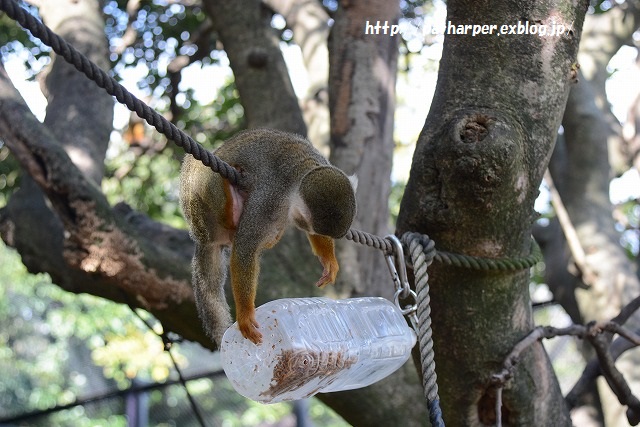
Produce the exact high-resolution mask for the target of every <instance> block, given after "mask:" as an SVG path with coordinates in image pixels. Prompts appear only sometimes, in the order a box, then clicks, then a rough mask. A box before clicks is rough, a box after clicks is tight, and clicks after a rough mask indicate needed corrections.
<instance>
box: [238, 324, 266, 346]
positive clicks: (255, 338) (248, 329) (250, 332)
mask: <svg viewBox="0 0 640 427" xmlns="http://www.w3.org/2000/svg"><path fill="white" fill-rule="evenodd" d="M259 326H260V325H258V322H257V321H256V319H255V318H254V317H248V318H246V319H244V320H243V319H238V328H240V333H241V334H242V336H243V337H245V338H246V339H248V340H250V341H251V342H253V343H254V344H256V345H258V344H260V343H262V334H261V333H260V331H258V327H259Z"/></svg>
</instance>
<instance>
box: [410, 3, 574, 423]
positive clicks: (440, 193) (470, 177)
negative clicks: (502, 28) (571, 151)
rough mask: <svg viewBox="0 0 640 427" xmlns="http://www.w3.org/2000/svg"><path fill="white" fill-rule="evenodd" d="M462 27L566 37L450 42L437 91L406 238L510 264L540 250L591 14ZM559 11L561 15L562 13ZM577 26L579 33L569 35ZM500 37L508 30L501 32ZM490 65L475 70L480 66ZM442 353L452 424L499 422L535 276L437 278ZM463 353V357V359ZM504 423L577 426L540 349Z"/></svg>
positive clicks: (441, 273)
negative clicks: (535, 245)
mask: <svg viewBox="0 0 640 427" xmlns="http://www.w3.org/2000/svg"><path fill="white" fill-rule="evenodd" d="M447 5H448V12H447V13H448V16H447V22H450V23H451V24H453V25H461V24H462V25H464V24H482V23H484V22H486V21H487V19H488V17H491V19H490V20H491V22H498V23H505V24H511V25H513V24H516V25H517V24H518V21H520V22H521V24H524V21H528V22H529V24H533V23H536V24H539V25H541V24H544V25H546V26H547V30H548V31H550V30H551V28H552V26H553V25H554V24H555V25H559V24H562V25H566V27H567V33H566V34H564V35H562V36H559V37H556V36H546V37H540V36H537V35H535V36H532V35H508V34H507V35H501V36H496V35H492V36H490V35H485V36H476V37H471V36H470V35H446V36H445V44H444V50H443V54H442V60H441V62H440V72H439V79H438V86H437V88H436V93H435V97H434V100H433V103H432V105H431V110H430V112H429V116H428V117H427V121H426V123H425V126H424V128H423V131H422V133H421V135H420V138H419V140H418V145H417V147H416V152H415V154H414V160H413V165H412V169H411V176H410V179H409V182H408V185H407V188H406V190H405V196H404V198H403V200H402V204H401V210H400V217H399V220H398V232H399V233H403V232H405V231H409V230H411V231H419V232H422V233H426V234H428V235H429V236H430V237H431V238H433V239H434V240H435V242H436V247H437V248H438V249H440V250H445V251H450V252H455V253H460V254H466V255H471V256H479V257H485V258H512V257H518V256H522V255H526V254H528V253H529V250H530V234H531V225H532V222H533V221H534V220H535V218H536V215H535V213H534V211H533V203H534V201H535V198H536V196H537V194H538V186H539V184H540V181H541V179H542V175H543V172H544V170H545V168H546V165H547V163H548V160H549V157H550V156H551V151H552V148H553V144H554V142H555V139H556V134H557V130H558V127H559V124H560V119H561V117H562V111H563V110H564V106H565V104H566V100H567V96H568V92H569V88H570V85H571V84H572V81H573V77H574V76H573V74H574V73H573V71H574V70H575V66H573V64H574V61H575V58H576V53H577V48H578V42H579V36H580V28H581V25H582V20H583V18H584V13H585V11H586V4H583V5H580V6H571V4H570V3H569V2H563V1H555V2H548V1H536V2H529V3H528V4H527V9H526V10H525V11H523V10H522V8H521V7H518V6H517V5H514V4H511V3H507V2H499V3H495V2H492V3H491V5H489V4H486V5H485V4H479V3H477V2H471V1H450V2H448V4H447ZM560 11H562V12H560ZM569 27H570V29H569ZM498 28H499V26H498ZM480 63H481V64H482V67H475V66H473V65H472V64H480ZM430 278H431V280H430V283H431V290H432V293H431V301H432V309H433V314H432V316H433V330H434V348H435V353H436V370H437V372H438V379H439V386H440V398H441V402H442V404H443V412H444V416H445V422H446V423H447V424H448V425H456V426H457V425H490V424H493V423H495V420H496V414H495V410H494V407H495V405H494V403H495V392H494V390H492V389H491V387H490V386H489V378H490V376H491V374H492V373H493V372H494V371H495V370H496V369H497V367H498V365H499V364H500V363H501V362H502V358H503V357H504V356H505V355H506V354H507V353H508V352H509V351H510V349H511V348H512V347H513V345H514V344H515V343H516V342H517V341H518V340H519V339H521V338H522V337H523V336H524V335H525V334H526V333H527V332H528V331H529V330H530V329H531V328H532V326H533V321H532V317H531V303H530V299H529V294H528V282H529V274H528V271H520V272H515V273H513V272H511V273H510V272H498V271H487V272H477V271H471V270H466V269H463V268H456V267H448V266H445V265H442V264H438V263H434V264H433V265H432V266H431V269H430ZM463 355H464V356H463ZM502 420H503V423H505V424H507V425H541V426H542V425H545V426H546V425H554V426H559V425H570V420H569V417H568V414H567V411H566V409H565V407H564V403H563V401H562V396H561V394H560V390H559V387H558V384H557V381H556V379H555V376H554V374H553V371H552V369H551V366H550V363H549V360H548V358H547V355H546V353H545V351H544V349H543V347H542V345H541V344H538V345H536V346H534V347H532V348H530V349H529V350H528V351H527V352H525V354H524V355H523V358H522V359H521V360H520V362H519V364H518V367H517V370H516V372H515V375H514V378H513V379H512V380H511V383H510V384H509V387H508V388H507V389H505V392H504V395H503V406H502Z"/></svg>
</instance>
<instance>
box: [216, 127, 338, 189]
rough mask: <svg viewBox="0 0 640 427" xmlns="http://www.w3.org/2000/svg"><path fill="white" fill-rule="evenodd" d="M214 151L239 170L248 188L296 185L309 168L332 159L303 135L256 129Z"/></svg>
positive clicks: (238, 136)
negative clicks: (327, 157) (325, 155)
mask: <svg viewBox="0 0 640 427" xmlns="http://www.w3.org/2000/svg"><path fill="white" fill-rule="evenodd" d="M215 154H216V155H217V156H219V157H220V158H221V159H222V160H224V161H226V162H227V163H229V164H230V165H232V166H233V167H235V168H237V169H239V170H240V171H241V172H242V173H243V175H244V179H245V180H246V189H247V190H248V191H252V190H259V189H266V188H268V187H271V188H273V187H274V186H276V187H278V188H279V189H280V190H284V189H285V188H287V187H289V186H292V185H295V184H297V183H299V182H300V179H301V177H302V176H303V175H305V174H306V173H307V172H308V171H310V170H312V169H315V168H317V167H319V166H326V165H328V164H329V162H328V161H327V160H326V159H325V158H324V157H323V156H322V154H320V152H318V151H317V150H316V149H315V148H314V147H313V146H312V145H311V143H310V142H309V141H307V140H306V139H304V138H303V137H301V136H298V135H294V134H291V133H286V132H281V131H278V130H274V129H253V130H248V131H244V132H241V133H239V134H237V135H235V136H234V137H232V138H231V139H229V140H227V141H226V142H225V143H224V144H223V145H222V146H221V147H220V148H218V150H216V152H215Z"/></svg>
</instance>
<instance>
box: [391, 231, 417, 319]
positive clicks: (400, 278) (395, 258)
mask: <svg viewBox="0 0 640 427" xmlns="http://www.w3.org/2000/svg"><path fill="white" fill-rule="evenodd" d="M385 239H388V240H389V241H390V242H391V245H392V246H393V253H392V254H391V255H387V256H385V259H386V261H387V267H389V272H390V273H391V278H392V280H393V283H394V285H395V288H396V291H395V293H394V295H393V302H394V303H395V305H396V306H397V307H398V308H399V309H400V311H401V312H402V314H403V315H404V316H406V317H408V318H409V320H410V321H411V324H412V326H413V328H414V329H416V330H417V326H418V317H417V315H416V311H417V309H418V306H417V295H416V293H415V292H414V291H413V290H412V289H411V287H410V286H409V280H408V278H407V265H406V263H405V259H404V250H403V249H402V243H401V242H400V239H398V238H397V237H396V236H395V235H393V234H389V235H388V236H385ZM400 298H402V299H407V298H412V299H413V304H411V305H407V306H405V307H404V308H402V307H401V306H400Z"/></svg>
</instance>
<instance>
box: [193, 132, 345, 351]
mask: <svg viewBox="0 0 640 427" xmlns="http://www.w3.org/2000/svg"><path fill="white" fill-rule="evenodd" d="M215 154H216V155H217V156H219V157H220V158H221V159H222V160H224V161H225V162H227V163H229V164H230V165H231V166H233V167H235V168H236V169H238V170H239V171H240V172H242V174H243V183H242V186H241V187H239V186H234V185H231V184H230V183H229V181H227V180H225V179H223V178H222V177H221V176H220V175H218V174H217V173H215V172H213V171H212V170H211V169H210V168H208V167H207V166H205V165H203V164H202V163H201V162H200V161H198V160H196V159H194V158H193V156H191V155H187V156H186V157H185V160H184V163H183V166H182V171H181V173H180V201H181V205H182V210H183V212H184V215H185V218H186V220H187V222H188V224H189V227H190V230H191V237H192V238H193V240H194V241H195V253H194V256H193V261H192V269H193V288H194V294H195V300H196V306H197V308H198V314H199V316H200V319H201V321H202V322H203V324H204V328H205V331H206V332H207V335H208V336H209V337H210V338H211V339H213V340H214V341H215V342H217V343H218V345H220V343H221V342H220V341H221V338H222V335H223V333H224V331H225V330H226V328H227V327H228V326H229V325H230V324H231V316H230V314H229V306H228V305H227V302H226V299H225V296H224V283H225V279H226V272H227V266H228V265H230V270H231V287H232V290H233V298H234V301H235V305H236V317H237V320H238V326H239V328H240V331H241V332H242V335H243V336H244V337H245V338H248V339H250V340H251V341H253V342H254V343H255V344H259V343H260V342H261V341H262V334H261V333H260V332H259V331H258V326H259V325H258V323H257V322H256V319H255V305H254V304H255V296H256V288H257V286H258V274H259V267H260V255H261V253H262V251H263V249H268V248H271V247H273V246H274V245H275V244H276V243H277V242H278V241H279V240H280V238H281V237H282V234H283V233H284V231H285V228H286V227H287V225H288V224H290V223H294V224H295V225H296V226H297V227H298V228H300V229H302V230H304V231H305V232H306V233H307V237H308V239H309V242H310V243H311V248H312V249H313V253H314V254H315V255H316V256H317V257H318V258H319V259H320V263H321V264H322V266H323V272H322V277H320V280H318V282H317V283H316V285H317V286H319V287H322V286H324V285H326V284H329V283H333V282H334V281H335V279H336V275H337V273H338V261H337V260H336V257H335V253H334V242H333V239H336V238H340V237H343V236H344V235H345V234H346V233H347V231H349V228H350V227H351V222H352V221H353V218H354V216H355V214H356V199H355V182H352V180H351V179H350V178H349V177H347V175H345V174H344V172H342V171H341V170H340V169H338V168H336V167H334V166H332V165H330V164H329V162H328V161H327V160H326V159H325V158H324V157H323V156H322V155H321V154H320V153H319V152H318V151H317V150H316V149H315V148H313V146H312V145H311V143H309V142H308V141H307V140H306V139H304V138H302V137H300V136H297V135H293V134H290V133H286V132H281V131H276V130H271V129H256V130H250V131H245V132H241V133H239V134H238V135H236V136H235V137H233V138H231V139H229V140H228V141H226V142H225V143H224V144H223V145H222V146H221V147H220V148H218V149H217V150H216V151H215ZM229 247H231V250H230V253H229Z"/></svg>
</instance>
